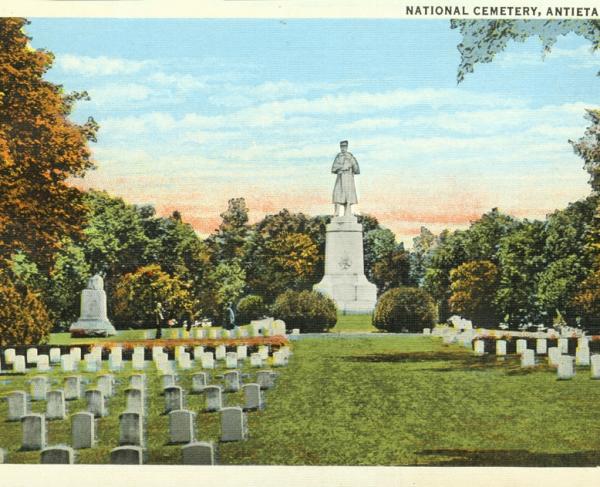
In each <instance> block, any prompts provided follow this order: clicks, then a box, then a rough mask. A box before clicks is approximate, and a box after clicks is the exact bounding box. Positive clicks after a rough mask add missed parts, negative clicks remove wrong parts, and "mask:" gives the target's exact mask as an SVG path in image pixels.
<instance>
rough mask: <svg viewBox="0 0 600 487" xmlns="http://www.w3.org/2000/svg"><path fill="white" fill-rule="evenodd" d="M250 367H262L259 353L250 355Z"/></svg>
mask: <svg viewBox="0 0 600 487" xmlns="http://www.w3.org/2000/svg"><path fill="white" fill-rule="evenodd" d="M250 366H252V367H262V366H263V359H262V357H261V355H260V353H253V354H251V355H250Z"/></svg>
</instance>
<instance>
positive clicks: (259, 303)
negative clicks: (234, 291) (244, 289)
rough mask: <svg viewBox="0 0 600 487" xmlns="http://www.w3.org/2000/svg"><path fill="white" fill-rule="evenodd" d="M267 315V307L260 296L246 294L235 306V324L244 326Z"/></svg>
mask: <svg viewBox="0 0 600 487" xmlns="http://www.w3.org/2000/svg"><path fill="white" fill-rule="evenodd" d="M266 314H267V307H266V306H265V302H264V300H263V298H262V297H261V296H258V295H256V294H248V295H247V296H244V297H243V298H242V299H240V300H239V302H238V304H237V319H236V321H237V323H238V324H240V325H244V324H247V323H250V321H252V320H258V319H260V318H262V317H264V316H265V315H266Z"/></svg>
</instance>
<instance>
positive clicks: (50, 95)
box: [0, 18, 98, 272]
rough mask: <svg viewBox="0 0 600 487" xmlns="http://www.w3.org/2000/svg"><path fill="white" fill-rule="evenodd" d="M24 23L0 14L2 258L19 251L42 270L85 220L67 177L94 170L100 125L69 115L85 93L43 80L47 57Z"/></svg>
mask: <svg viewBox="0 0 600 487" xmlns="http://www.w3.org/2000/svg"><path fill="white" fill-rule="evenodd" d="M26 24H27V21H26V20H25V19H20V18H1V19H0V120H2V124H1V126H0V187H1V188H2V191H0V261H2V260H4V262H5V263H6V260H7V259H10V256H11V254H13V253H15V252H16V251H22V252H24V253H25V254H27V255H28V257H29V258H30V259H31V260H32V261H34V262H36V263H37V264H38V266H39V267H40V269H41V270H42V272H47V270H48V269H49V268H50V267H51V263H52V260H53V257H54V254H55V252H56V250H57V249H58V248H59V247H60V244H61V241H62V239H63V238H65V237H73V238H75V237H77V236H78V234H79V232H80V230H81V227H82V224H83V222H84V219H85V206H84V202H83V198H82V193H81V192H80V191H79V190H78V189H76V188H75V187H73V186H72V185H69V184H67V180H68V179H69V178H73V177H81V176H83V175H84V174H85V172H86V171H87V170H88V169H90V168H92V167H93V163H92V158H91V153H90V150H89V148H88V141H95V133H96V130H97V128H98V126H97V124H96V123H95V122H94V120H93V119H91V118H90V119H88V122H87V123H85V124H83V125H77V124H74V123H72V122H70V121H69V120H68V118H67V117H68V115H69V114H70V113H71V110H72V108H73V105H74V103H75V101H77V100H78V99H81V98H85V97H86V96H87V95H86V94H85V93H72V94H70V95H66V94H64V93H63V90H62V87H61V86H60V85H55V84H53V83H50V82H48V81H46V80H44V78H43V76H44V74H45V73H46V71H47V70H48V69H50V67H51V66H52V62H53V55H52V54H51V53H50V52H47V51H44V50H35V49H32V48H31V47H30V45H29V44H28V41H29V40H30V39H29V38H28V37H27V36H26V35H25V33H24V30H23V28H24V26H25V25H26ZM5 265H6V264H5Z"/></svg>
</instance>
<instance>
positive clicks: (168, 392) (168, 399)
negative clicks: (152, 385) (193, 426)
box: [164, 386, 183, 413]
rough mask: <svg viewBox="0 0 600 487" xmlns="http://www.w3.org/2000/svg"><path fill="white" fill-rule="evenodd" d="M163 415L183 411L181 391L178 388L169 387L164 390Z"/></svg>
mask: <svg viewBox="0 0 600 487" xmlns="http://www.w3.org/2000/svg"><path fill="white" fill-rule="evenodd" d="M164 393H165V413H170V412H171V411H175V410H177V409H183V389H182V388H181V387H179V386H170V387H167V388H165V389H164Z"/></svg>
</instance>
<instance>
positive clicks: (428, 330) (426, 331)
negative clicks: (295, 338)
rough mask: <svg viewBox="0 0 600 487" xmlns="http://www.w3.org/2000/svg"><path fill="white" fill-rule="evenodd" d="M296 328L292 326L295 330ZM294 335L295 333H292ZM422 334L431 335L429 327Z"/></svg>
mask: <svg viewBox="0 0 600 487" xmlns="http://www.w3.org/2000/svg"><path fill="white" fill-rule="evenodd" d="M296 329H297V328H294V330H296ZM294 335H295V333H294ZM423 335H431V328H423Z"/></svg>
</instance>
